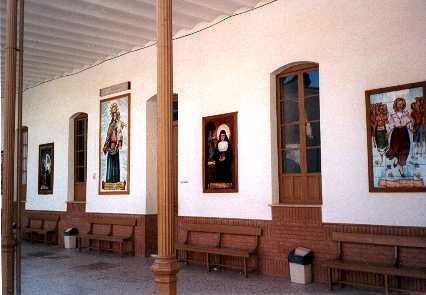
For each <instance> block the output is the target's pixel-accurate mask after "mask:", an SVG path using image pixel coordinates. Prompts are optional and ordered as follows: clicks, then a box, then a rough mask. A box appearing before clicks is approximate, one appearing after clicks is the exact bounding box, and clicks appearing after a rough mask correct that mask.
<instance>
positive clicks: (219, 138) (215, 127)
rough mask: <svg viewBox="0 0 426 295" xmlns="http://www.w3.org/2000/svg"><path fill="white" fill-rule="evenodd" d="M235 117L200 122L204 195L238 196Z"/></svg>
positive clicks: (225, 116) (233, 114)
mask: <svg viewBox="0 0 426 295" xmlns="http://www.w3.org/2000/svg"><path fill="white" fill-rule="evenodd" d="M237 141H238V133H237V113H236V112H235V113H228V114H222V115H216V116H210V117H204V118H203V143H202V145H203V192H204V193H231V192H238V142H237Z"/></svg>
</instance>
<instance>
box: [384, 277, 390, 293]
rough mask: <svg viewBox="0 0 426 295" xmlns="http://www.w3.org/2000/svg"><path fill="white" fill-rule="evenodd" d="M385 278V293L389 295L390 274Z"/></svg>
mask: <svg viewBox="0 0 426 295" xmlns="http://www.w3.org/2000/svg"><path fill="white" fill-rule="evenodd" d="M384 279H385V294H386V295H388V294H389V277H388V275H385V277H384Z"/></svg>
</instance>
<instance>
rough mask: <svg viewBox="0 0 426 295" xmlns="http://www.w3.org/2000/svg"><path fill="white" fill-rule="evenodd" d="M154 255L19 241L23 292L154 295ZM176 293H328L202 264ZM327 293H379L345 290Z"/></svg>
mask: <svg viewBox="0 0 426 295" xmlns="http://www.w3.org/2000/svg"><path fill="white" fill-rule="evenodd" d="M152 262H153V259H152V258H149V259H146V258H142V257H123V258H121V257H120V256H119V255H116V254H111V253H101V254H98V253H96V252H94V251H91V252H88V251H83V252H81V253H80V252H78V251H76V250H74V249H61V248H59V247H57V246H45V245H39V244H29V243H26V242H25V243H24V244H23V255H22V269H23V270H22V294H23V295H65V294H67V295H95V294H99V295H100V294H102V295H130V294H132V295H133V294H134V295H141V294H158V292H157V289H156V287H155V285H154V281H153V275H152V273H151V271H150V270H149V267H150V266H151V264H152ZM178 294H200V295H210V294H212V295H213V294H215V295H216V294H218V295H219V294H220V295H222V294H330V292H329V291H328V289H327V286H326V285H322V284H310V285H306V286H304V285H297V284H292V283H290V282H289V280H288V279H285V278H280V277H272V276H264V275H256V274H253V275H249V277H248V279H245V278H244V277H242V276H241V275H240V274H239V273H238V272H235V271H228V270H225V271H213V272H211V273H208V272H207V271H206V270H205V268H203V267H200V266H195V265H194V266H192V265H189V266H187V265H183V266H182V269H181V271H180V272H179V274H178ZM331 294H336V295H340V294H351V295H357V294H371V295H373V294H381V293H375V292H370V291H366V290H360V289H353V288H349V287H348V288H343V289H338V288H337V290H336V291H334V292H332V293H331Z"/></svg>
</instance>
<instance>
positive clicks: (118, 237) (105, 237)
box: [80, 234, 131, 242]
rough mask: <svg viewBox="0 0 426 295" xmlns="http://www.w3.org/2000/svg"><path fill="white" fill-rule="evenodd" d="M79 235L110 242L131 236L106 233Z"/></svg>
mask: <svg viewBox="0 0 426 295" xmlns="http://www.w3.org/2000/svg"><path fill="white" fill-rule="evenodd" d="M80 237H82V238H86V239H92V240H102V241H112V242H120V241H124V240H128V239H130V238H131V236H128V237H120V236H108V235H97V234H94V235H89V234H86V235H80Z"/></svg>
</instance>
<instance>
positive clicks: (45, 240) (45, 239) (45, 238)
mask: <svg viewBox="0 0 426 295" xmlns="http://www.w3.org/2000/svg"><path fill="white" fill-rule="evenodd" d="M44 244H46V245H47V244H48V241H47V233H45V234H44Z"/></svg>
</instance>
